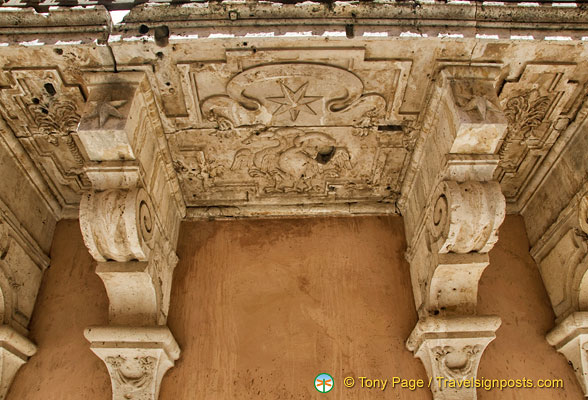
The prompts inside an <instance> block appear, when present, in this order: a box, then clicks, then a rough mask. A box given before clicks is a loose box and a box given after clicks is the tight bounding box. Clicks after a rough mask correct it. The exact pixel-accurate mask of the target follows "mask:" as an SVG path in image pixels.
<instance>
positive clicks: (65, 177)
mask: <svg viewBox="0 0 588 400" xmlns="http://www.w3.org/2000/svg"><path fill="white" fill-rule="evenodd" d="M6 74H7V75H8V77H9V79H8V81H9V82H11V85H10V86H6V87H0V105H1V106H2V107H0V113H1V115H2V117H4V120H5V121H6V122H7V123H8V125H9V126H10V127H11V128H12V129H13V131H14V132H15V135H16V136H17V137H18V138H19V140H20V141H21V143H22V144H23V146H24V147H25V148H26V149H27V150H29V151H30V152H31V153H32V154H33V155H36V157H33V160H34V161H35V162H36V163H37V165H38V166H39V167H40V168H41V169H42V170H46V171H47V172H48V175H49V176H50V177H51V178H52V179H53V180H54V181H55V182H56V183H57V186H58V187H59V190H60V191H61V194H62V196H63V197H64V198H65V201H66V202H67V203H69V202H75V201H74V200H73V199H74V198H75V195H73V193H74V192H79V191H80V190H82V189H84V188H87V187H88V186H89V182H88V180H87V178H86V176H85V175H84V174H83V172H82V166H83V163H84V156H83V155H82V153H81V152H80V149H79V147H78V145H77V143H76V140H75V133H76V130H77V126H78V123H79V122H80V111H79V109H80V106H81V104H83V102H84V100H85V97H84V94H83V92H82V91H81V89H80V87H79V86H77V85H67V84H66V83H65V82H64V80H63V78H62V76H61V74H60V72H59V71H57V70H12V71H10V72H7V73H6ZM43 160H47V161H48V162H43Z"/></svg>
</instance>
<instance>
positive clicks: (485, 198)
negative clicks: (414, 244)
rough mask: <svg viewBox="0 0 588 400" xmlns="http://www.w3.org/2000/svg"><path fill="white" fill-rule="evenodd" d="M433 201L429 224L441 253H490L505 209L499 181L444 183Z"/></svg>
mask: <svg viewBox="0 0 588 400" xmlns="http://www.w3.org/2000/svg"><path fill="white" fill-rule="evenodd" d="M433 199H434V200H433V203H432V204H433V206H432V208H431V210H430V215H429V219H428V225H429V232H430V237H431V239H432V241H433V243H435V244H436V247H437V251H438V252H439V253H460V254H465V253H469V252H472V251H475V252H480V253H487V252H488V251H490V249H492V247H493V246H494V244H495V243H496V241H497V240H498V235H497V233H498V228H499V227H500V224H502V221H503V220H504V216H505V207H506V203H505V199H504V196H503V195H502V192H501V190H500V185H499V184H498V183H497V182H476V181H468V182H463V183H457V182H454V181H444V182H441V183H440V184H439V186H438V187H437V189H436V191H435V195H434V196H433Z"/></svg>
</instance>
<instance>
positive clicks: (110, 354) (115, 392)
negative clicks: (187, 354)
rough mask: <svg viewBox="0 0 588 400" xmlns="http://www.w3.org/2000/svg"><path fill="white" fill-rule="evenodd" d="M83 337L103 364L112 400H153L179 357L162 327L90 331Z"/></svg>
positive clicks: (170, 334)
mask: <svg viewBox="0 0 588 400" xmlns="http://www.w3.org/2000/svg"><path fill="white" fill-rule="evenodd" d="M84 334H85V336H86V339H88V341H90V343H91V344H92V345H91V349H92V351H93V352H94V353H95V354H96V355H97V356H98V357H100V359H101V360H102V361H104V363H105V364H106V368H107V369H108V372H109V374H110V381H111V383H112V399H113V400H121V399H132V400H156V399H157V397H158V395H159V387H160V385H161V380H162V379H163V376H164V375H165V373H166V371H167V370H168V369H169V368H171V367H173V365H174V362H175V360H177V359H178V358H179V356H180V348H179V347H178V344H177V343H176V341H175V339H174V337H173V335H172V333H171V332H170V330H169V329H168V328H167V327H165V326H161V327H145V328H141V327H114V326H111V327H109V326H107V327H91V328H88V329H86V331H85V332H84Z"/></svg>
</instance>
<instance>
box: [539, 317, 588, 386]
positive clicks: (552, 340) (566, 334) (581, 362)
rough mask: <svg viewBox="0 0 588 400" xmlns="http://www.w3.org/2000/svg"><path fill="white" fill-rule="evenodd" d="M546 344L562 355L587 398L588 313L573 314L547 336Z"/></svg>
mask: <svg viewBox="0 0 588 400" xmlns="http://www.w3.org/2000/svg"><path fill="white" fill-rule="evenodd" d="M547 342H548V343H549V344H550V345H552V346H554V347H555V349H556V350H557V351H558V352H560V353H561V354H563V355H564V356H565V357H566V358H567V360H568V362H569V364H570V366H571V367H572V368H573V369H574V372H575V373H576V377H577V378H578V382H580V386H581V387H582V390H583V391H584V394H585V395H586V396H588V312H575V313H573V314H570V315H569V316H568V317H567V318H566V319H564V320H563V321H561V322H560V323H559V324H558V325H557V326H556V327H555V328H553V329H552V330H551V331H550V332H549V333H548V334H547Z"/></svg>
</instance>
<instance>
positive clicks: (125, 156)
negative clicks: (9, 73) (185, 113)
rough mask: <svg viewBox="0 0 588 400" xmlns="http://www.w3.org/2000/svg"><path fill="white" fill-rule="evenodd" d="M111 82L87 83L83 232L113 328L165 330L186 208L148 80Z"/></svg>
mask: <svg viewBox="0 0 588 400" xmlns="http://www.w3.org/2000/svg"><path fill="white" fill-rule="evenodd" d="M112 75H113V74H97V75H96V76H94V75H92V76H90V77H89V80H90V82H91V84H90V85H89V92H90V94H89V99H88V102H87V107H86V113H85V114H84V115H83V116H82V119H81V122H80V126H79V130H78V136H79V138H80V141H81V142H82V144H83V146H84V149H85V151H86V153H87V154H88V157H89V158H90V159H91V160H92V163H89V164H88V165H86V166H85V170H86V173H87V176H88V178H89V179H90V181H91V182H92V190H91V191H89V192H87V193H86V194H85V195H84V196H83V197H82V201H81V203H80V225H81V227H82V233H83V236H84V241H85V243H86V245H87V247H88V249H89V251H90V253H91V254H92V256H93V257H94V259H95V260H96V261H98V262H99V263H100V264H99V266H98V269H97V272H98V274H99V275H100V277H101V278H103V281H104V283H105V285H106V288H107V292H108V294H109V298H110V321H111V323H115V324H117V325H127V324H131V325H135V324H140V325H151V324H165V321H166V319H167V310H168V308H169V293H167V291H168V290H166V288H170V287H171V275H172V272H173V268H174V267H175V265H176V263H177V257H176V255H175V252H174V249H175V245H176V243H177V236H178V231H179V222H180V220H181V218H182V217H183V216H184V215H185V206H184V204H183V198H182V196H181V193H180V189H179V183H178V182H177V176H176V174H175V172H174V170H173V166H172V163H171V156H170V154H169V150H168V148H167V145H166V142H165V138H164V137H163V128H162V127H161V121H160V120H159V114H158V112H157V110H153V108H154V107H156V106H155V102H154V98H153V95H152V93H151V92H150V86H149V85H148V82H147V81H146V77H145V75H144V74H142V73H119V74H116V76H112ZM123 288H133V290H123ZM129 293H133V294H132V295H130V294H129Z"/></svg>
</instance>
